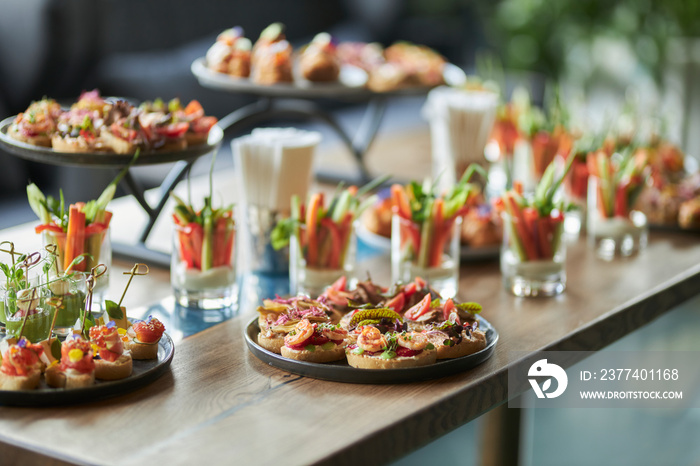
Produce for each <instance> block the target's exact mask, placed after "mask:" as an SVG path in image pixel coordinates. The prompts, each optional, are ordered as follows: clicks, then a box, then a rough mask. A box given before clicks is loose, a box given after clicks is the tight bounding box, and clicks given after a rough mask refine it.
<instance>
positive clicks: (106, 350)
mask: <svg viewBox="0 0 700 466" xmlns="http://www.w3.org/2000/svg"><path fill="white" fill-rule="evenodd" d="M90 341H91V342H92V344H93V345H95V347H96V352H97V355H95V378H97V379H100V380H119V379H125V378H127V377H129V376H130V375H131V371H132V366H133V364H132V360H131V354H130V353H129V352H128V351H124V344H123V342H122V336H121V335H120V334H119V329H118V328H117V324H116V323H115V322H114V321H113V320H111V321H109V322H108V323H107V325H100V326H95V327H90Z"/></svg>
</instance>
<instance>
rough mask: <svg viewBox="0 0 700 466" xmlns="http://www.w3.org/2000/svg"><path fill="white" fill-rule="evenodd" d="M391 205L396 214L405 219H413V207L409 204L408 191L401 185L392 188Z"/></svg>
mask: <svg viewBox="0 0 700 466" xmlns="http://www.w3.org/2000/svg"><path fill="white" fill-rule="evenodd" d="M391 204H392V207H393V209H394V212H396V213H398V214H399V215H400V216H402V217H403V218H405V219H408V220H410V219H411V205H410V204H409V203H408V196H407V195H406V190H404V188H403V186H401V185H400V184H394V185H392V186H391Z"/></svg>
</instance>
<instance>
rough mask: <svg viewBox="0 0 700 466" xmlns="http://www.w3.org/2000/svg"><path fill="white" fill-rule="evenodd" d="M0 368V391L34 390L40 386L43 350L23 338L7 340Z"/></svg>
mask: <svg viewBox="0 0 700 466" xmlns="http://www.w3.org/2000/svg"><path fill="white" fill-rule="evenodd" d="M3 343H5V344H4V345H3V346H6V347H7V348H6V349H5V350H4V351H3V352H2V366H0V389H2V390H33V389H35V388H36V387H37V386H38V385H39V380H40V378H41V370H42V367H43V364H42V362H41V360H40V356H41V355H42V353H43V351H44V350H43V348H42V347H41V345H39V344H32V343H30V342H29V340H27V339H26V338H24V337H22V338H20V339H19V341H17V340H15V339H14V338H12V339H9V340H6V341H5V342H3Z"/></svg>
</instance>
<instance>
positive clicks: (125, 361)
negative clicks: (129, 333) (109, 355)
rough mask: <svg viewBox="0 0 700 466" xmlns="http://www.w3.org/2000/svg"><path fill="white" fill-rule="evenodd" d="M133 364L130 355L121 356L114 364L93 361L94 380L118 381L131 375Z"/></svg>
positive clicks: (101, 360) (98, 360) (99, 360)
mask: <svg viewBox="0 0 700 466" xmlns="http://www.w3.org/2000/svg"><path fill="white" fill-rule="evenodd" d="M132 370H133V362H132V359H131V355H130V354H126V353H125V354H122V355H121V356H119V357H118V358H117V360H116V361H114V362H109V361H107V360H104V359H95V378H96V379H100V380H120V379H125V378H127V377H129V376H130V375H131V371H132Z"/></svg>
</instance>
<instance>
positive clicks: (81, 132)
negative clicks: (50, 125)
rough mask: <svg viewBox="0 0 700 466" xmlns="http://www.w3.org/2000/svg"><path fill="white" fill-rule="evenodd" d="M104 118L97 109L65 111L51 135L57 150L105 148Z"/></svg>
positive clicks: (54, 148)
mask: <svg viewBox="0 0 700 466" xmlns="http://www.w3.org/2000/svg"><path fill="white" fill-rule="evenodd" d="M103 124H104V120H103V119H102V117H101V116H100V114H99V113H98V112H97V111H96V110H90V109H88V108H73V109H71V110H69V111H67V112H65V113H63V114H62V115H61V116H60V117H59V119H58V123H57V125H56V131H55V132H54V133H53V135H52V136H51V147H52V148H53V150H55V151H56V152H71V153H76V152H94V151H98V150H101V149H103V148H104V145H103V140H102V138H101V136H100V132H101V129H102V126H103Z"/></svg>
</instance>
